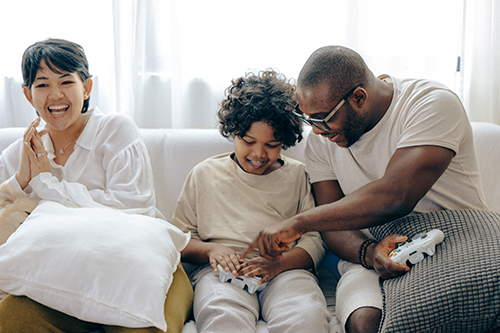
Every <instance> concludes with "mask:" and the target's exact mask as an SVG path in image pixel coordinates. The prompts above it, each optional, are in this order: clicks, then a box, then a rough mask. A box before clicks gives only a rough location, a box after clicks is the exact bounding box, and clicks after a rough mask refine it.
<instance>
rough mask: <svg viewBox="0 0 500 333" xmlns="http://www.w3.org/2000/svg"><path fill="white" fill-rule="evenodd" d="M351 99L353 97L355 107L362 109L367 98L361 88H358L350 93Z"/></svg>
mask: <svg viewBox="0 0 500 333" xmlns="http://www.w3.org/2000/svg"><path fill="white" fill-rule="evenodd" d="M352 97H354V101H355V103H356V106H357V107H358V108H362V107H363V106H364V105H365V103H366V99H367V98H368V92H367V91H366V90H365V89H363V88H362V87H359V88H357V89H356V90H354V91H353V92H352Z"/></svg>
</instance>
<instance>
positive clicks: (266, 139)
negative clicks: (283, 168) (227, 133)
mask: <svg viewBox="0 0 500 333" xmlns="http://www.w3.org/2000/svg"><path fill="white" fill-rule="evenodd" d="M281 147H282V143H281V142H280V141H279V140H277V139H276V138H275V137H274V128H273V127H271V126H270V125H269V124H268V123H266V122H265V121H256V122H254V123H253V124H252V126H251V127H250V129H249V130H248V131H247V132H246V133H245V134H244V135H243V136H242V137H240V136H238V135H235V139H234V152H235V156H236V162H237V163H238V164H239V166H240V167H241V168H242V169H243V170H244V171H245V172H248V173H253V174H257V175H264V174H268V173H270V172H271V171H273V170H275V169H277V168H279V163H278V164H275V163H276V162H277V160H278V158H279V156H280V153H281Z"/></svg>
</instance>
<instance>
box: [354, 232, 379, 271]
mask: <svg viewBox="0 0 500 333" xmlns="http://www.w3.org/2000/svg"><path fill="white" fill-rule="evenodd" d="M372 243H377V241H376V240H375V239H371V238H368V239H365V240H364V241H363V243H361V246H360V247H359V252H358V258H359V262H360V263H361V266H363V267H364V268H366V269H373V267H372V266H370V265H368V264H367V263H366V260H365V255H366V249H367V248H368V246H369V245H370V244H372Z"/></svg>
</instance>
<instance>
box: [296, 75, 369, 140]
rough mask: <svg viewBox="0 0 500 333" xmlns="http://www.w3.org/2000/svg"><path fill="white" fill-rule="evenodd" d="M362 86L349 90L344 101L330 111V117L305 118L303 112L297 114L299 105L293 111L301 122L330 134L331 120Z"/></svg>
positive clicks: (343, 98)
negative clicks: (329, 124) (329, 122)
mask: <svg viewBox="0 0 500 333" xmlns="http://www.w3.org/2000/svg"><path fill="white" fill-rule="evenodd" d="M361 86H362V84H358V85H357V86H356V87H354V88H352V89H351V90H349V91H348V92H347V94H345V95H344V96H343V97H342V99H341V100H340V102H339V103H338V104H337V105H336V106H335V107H334V108H333V109H332V111H330V113H329V114H328V116H326V117H325V118H323V119H314V118H309V117H308V116H305V115H304V113H303V112H302V110H301V111H300V112H302V113H299V112H297V110H300V108H299V105H298V104H297V106H296V107H295V109H294V110H292V113H293V114H294V115H295V116H296V117H297V118H299V119H300V120H302V121H303V122H304V123H306V124H307V125H309V126H314V127H316V128H317V129H319V130H321V131H323V132H328V131H330V130H331V128H330V126H328V121H329V120H330V119H332V117H333V116H334V115H335V114H336V113H337V111H338V110H340V108H341V107H342V105H344V103H345V101H346V100H347V98H348V97H349V96H350V95H351V94H352V93H353V92H354V90H356V89H358V88H360V87H361Z"/></svg>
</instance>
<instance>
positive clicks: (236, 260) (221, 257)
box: [208, 243, 240, 276]
mask: <svg viewBox="0 0 500 333" xmlns="http://www.w3.org/2000/svg"><path fill="white" fill-rule="evenodd" d="M212 245H213V246H212V248H211V249H210V252H209V254H208V259H209V262H210V266H212V269H213V271H214V272H217V264H220V265H221V266H222V267H223V268H224V270H225V271H226V272H229V271H231V273H232V274H233V275H234V276H236V275H237V274H238V270H239V269H240V256H239V254H237V253H236V252H234V251H233V250H232V249H230V248H228V247H227V246H224V245H221V244H215V243H212Z"/></svg>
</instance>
